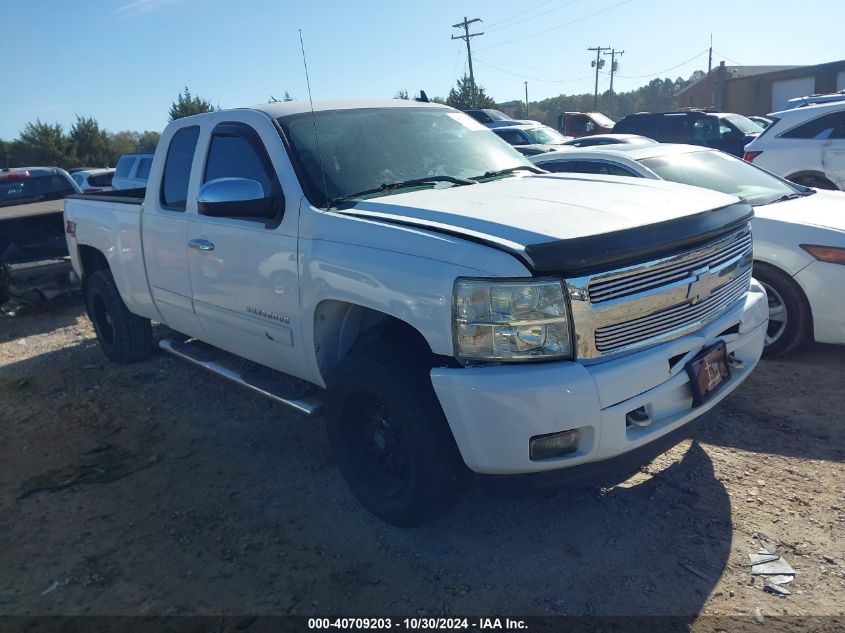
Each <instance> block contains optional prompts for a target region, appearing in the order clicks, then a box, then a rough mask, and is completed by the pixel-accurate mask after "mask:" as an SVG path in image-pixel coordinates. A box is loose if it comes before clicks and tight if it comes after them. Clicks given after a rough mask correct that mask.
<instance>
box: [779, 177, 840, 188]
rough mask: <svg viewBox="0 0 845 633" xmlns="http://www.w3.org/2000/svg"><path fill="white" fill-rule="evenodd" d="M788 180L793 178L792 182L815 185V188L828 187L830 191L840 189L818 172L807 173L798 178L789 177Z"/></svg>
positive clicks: (809, 185)
mask: <svg viewBox="0 0 845 633" xmlns="http://www.w3.org/2000/svg"><path fill="white" fill-rule="evenodd" d="M787 180H791V181H792V182H795V183H798V184H799V185H804V186H805V187H813V188H815V189H827V190H830V191H839V187H837V186H836V185H834V184H833V183H832V182H831V181H829V180H828V179H827V178H825V177H824V176H819V175H817V174H806V175H804V176H797V177H796V178H787Z"/></svg>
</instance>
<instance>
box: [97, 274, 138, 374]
mask: <svg viewBox="0 0 845 633" xmlns="http://www.w3.org/2000/svg"><path fill="white" fill-rule="evenodd" d="M85 302H86V306H87V308H88V316H89V318H90V319H91V322H92V323H93V324H94V331H95V332H96V333H97V341H98V342H99V343H100V347H101V348H102V350H103V353H105V355H106V356H108V357H109V359H111V360H113V361H115V362H118V363H131V362H134V361H138V360H142V359H144V358H146V357H147V356H149V355H150V352H151V351H152V341H153V333H152V327H151V325H150V321H149V319H144V318H142V317H139V316H137V315H134V314H132V313H131V312H130V311H129V309H128V308H127V307H126V304H125V303H123V299H121V297H120V292H119V291H118V289H117V286H115V283H114V279H113V278H112V276H111V273H110V272H109V271H107V270H98V271H96V272H94V273H91V275H89V276H88V278H87V279H86V282H85Z"/></svg>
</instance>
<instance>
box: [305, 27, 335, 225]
mask: <svg viewBox="0 0 845 633" xmlns="http://www.w3.org/2000/svg"><path fill="white" fill-rule="evenodd" d="M299 48H300V49H301V50H302V65H303V66H305V84H306V85H307V86H308V102H309V103H310V104H311V122H312V123H313V124H314V140H315V141H316V143H317V159H318V160H319V161H320V174H321V175H322V177H323V197H324V198H325V201H326V208H328V206H329V188H328V186H327V185H326V170H325V169H324V168H323V154H322V152H320V136H319V135H318V134H317V117H316V116H315V115H314V100H313V99H312V98H311V80H310V79H309V78H308V62H307V61H305V44H303V43H302V29H299Z"/></svg>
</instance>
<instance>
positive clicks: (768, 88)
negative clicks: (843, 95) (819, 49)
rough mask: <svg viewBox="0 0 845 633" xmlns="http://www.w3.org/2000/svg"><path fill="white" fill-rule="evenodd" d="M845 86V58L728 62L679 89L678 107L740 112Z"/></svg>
mask: <svg viewBox="0 0 845 633" xmlns="http://www.w3.org/2000/svg"><path fill="white" fill-rule="evenodd" d="M837 90H845V60H840V61H836V62H828V63H825V64H816V65H814V66H726V65H725V62H722V63H721V64H720V65H719V66H717V67H716V68H714V69H713V70H711V71H710V73H709V74H708V75H705V76H704V77H703V78H701V79H699V80H698V81H696V82H695V83H694V84H692V85H690V86H688V87H686V88H685V89H684V90H682V91H681V92H679V93H678V96H677V97H676V100H677V101H676V103H677V105H678V107H679V108H689V107H695V108H704V107H714V108H716V109H717V110H723V111H725V112H737V113H739V114H766V113H768V112H777V111H778V110H782V109H783V107H784V106H785V105H786V101H787V100H788V99H791V98H793V97H803V96H805V95H811V94H821V93H828V92H836V91H837Z"/></svg>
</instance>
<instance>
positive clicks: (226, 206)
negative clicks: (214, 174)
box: [197, 178, 278, 218]
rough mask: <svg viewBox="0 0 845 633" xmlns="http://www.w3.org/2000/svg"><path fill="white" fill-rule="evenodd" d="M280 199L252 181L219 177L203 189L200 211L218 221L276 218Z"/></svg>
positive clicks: (199, 198) (198, 203)
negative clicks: (265, 191)
mask: <svg viewBox="0 0 845 633" xmlns="http://www.w3.org/2000/svg"><path fill="white" fill-rule="evenodd" d="M275 202H276V200H275V199H274V198H272V197H269V198H268V197H266V196H265V195H264V188H263V187H262V186H261V183H259V182H258V181H255V180H250V179H249V178H217V179H215V180H210V181H208V182H207V183H205V184H204V185H203V186H201V187H200V190H199V193H198V194H197V211H199V213H200V214H201V215H208V216H211V217H215V218H220V217H223V218H275V217H276V215H277V212H278V209H277V205H276V204H275Z"/></svg>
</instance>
